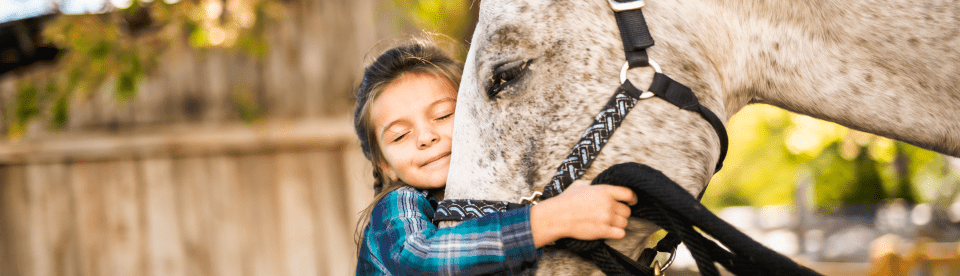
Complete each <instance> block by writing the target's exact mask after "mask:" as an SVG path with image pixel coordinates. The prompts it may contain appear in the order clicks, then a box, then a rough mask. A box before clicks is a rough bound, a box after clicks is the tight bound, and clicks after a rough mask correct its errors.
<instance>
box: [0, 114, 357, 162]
mask: <svg viewBox="0 0 960 276" xmlns="http://www.w3.org/2000/svg"><path fill="white" fill-rule="evenodd" d="M355 137H356V134H355V132H354V130H353V123H352V119H350V118H349V117H347V116H341V117H337V118H329V119H317V120H308V121H296V122H283V121H273V122H264V123H262V124H257V125H251V124H243V123H237V124H228V125H219V126H217V125H214V126H201V125H177V126H169V127H157V128H153V129H152V130H148V131H129V132H122V133H116V132H68V133H61V134H57V135H51V136H50V137H46V138H36V139H30V140H26V139H24V140H19V141H0V164H26V163H36V164H42V163H60V162H66V161H69V160H84V161H106V160H122V159H131V158H151V157H161V156H168V157H173V158H176V157H183V156H197V155H218V154H225V153H230V154H238V153H246V154H249V153H263V152H272V151H276V150H317V149H323V148H336V147H338V146H339V145H341V144H343V143H345V142H347V141H352V140H355V139H356V138H355Z"/></svg>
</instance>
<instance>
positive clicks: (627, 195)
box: [604, 185, 637, 206]
mask: <svg viewBox="0 0 960 276" xmlns="http://www.w3.org/2000/svg"><path fill="white" fill-rule="evenodd" d="M604 191H605V192H607V194H608V195H610V196H611V197H612V198H613V200H616V201H620V202H623V203H626V204H627V205H631V206H633V205H634V204H637V195H635V194H634V193H633V191H631V190H630V189H627V188H625V187H620V186H611V185H604Z"/></svg>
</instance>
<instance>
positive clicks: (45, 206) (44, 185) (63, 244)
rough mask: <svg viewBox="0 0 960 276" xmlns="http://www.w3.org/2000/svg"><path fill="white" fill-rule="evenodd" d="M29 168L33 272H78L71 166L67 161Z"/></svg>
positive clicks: (41, 274)
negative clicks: (68, 171) (65, 162)
mask: <svg viewBox="0 0 960 276" xmlns="http://www.w3.org/2000/svg"><path fill="white" fill-rule="evenodd" d="M26 171H27V183H28V185H27V191H28V197H29V200H30V202H32V204H30V207H29V208H30V211H29V213H30V218H31V219H30V221H29V224H30V226H29V228H30V229H31V231H29V237H28V239H29V241H30V248H31V253H32V260H33V263H32V271H33V273H32V275H40V276H43V275H64V274H75V273H76V272H77V262H76V260H77V259H76V258H77V254H76V243H75V242H76V236H75V234H74V231H73V230H74V229H73V227H74V222H73V216H72V215H71V211H72V210H73V199H72V195H71V192H70V190H71V188H70V179H69V178H68V177H67V167H66V165H64V164H51V165H29V166H27V167H26Z"/></svg>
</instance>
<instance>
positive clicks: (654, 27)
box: [446, 0, 726, 236]
mask: <svg viewBox="0 0 960 276" xmlns="http://www.w3.org/2000/svg"><path fill="white" fill-rule="evenodd" d="M652 4H654V3H648V5H649V6H648V7H647V8H645V9H649V10H650V11H647V10H645V14H647V22H648V24H649V25H650V26H651V32H652V33H653V37H654V39H655V40H656V42H657V45H656V46H654V47H653V48H651V51H650V56H651V58H652V59H655V60H657V61H658V62H659V63H660V65H661V66H662V67H663V70H664V73H666V74H668V75H670V76H671V77H673V78H674V79H677V80H678V81H680V82H682V83H684V84H686V85H688V86H689V87H691V88H692V89H694V92H695V93H696V94H697V96H698V97H699V98H700V102H701V103H702V104H704V105H705V106H707V107H709V108H710V109H711V110H713V111H714V112H715V113H717V115H718V116H720V117H721V118H726V112H724V108H723V107H722V106H721V101H722V95H721V94H720V93H719V92H718V88H717V85H718V84H717V83H716V82H714V80H713V79H711V78H710V77H709V76H710V75H711V74H713V73H714V71H713V69H712V68H713V67H712V66H711V65H710V63H711V61H710V60H707V59H702V58H701V55H699V54H697V53H696V51H697V49H699V48H697V47H696V46H691V45H689V43H690V42H691V41H697V39H696V38H682V37H683V36H685V35H694V34H684V33H682V32H683V31H682V30H684V29H688V28H701V31H702V30H703V29H707V30H709V29H710V27H709V26H706V25H709V23H704V22H700V21H698V20H696V19H690V21H686V20H683V19H679V20H678V19H676V18H674V20H671V21H670V22H671V23H670V25H669V26H658V24H657V23H656V22H657V21H658V20H660V19H661V18H663V17H667V16H677V15H678V14H679V13H680V12H679V11H672V10H662V9H661V10H656V12H653V10H654V9H656V5H652ZM480 5H481V6H480V19H479V22H478V25H477V27H476V31H475V33H474V36H473V42H472V45H471V46H470V51H469V54H468V56H467V60H466V64H465V68H464V72H463V79H462V82H461V86H460V92H459V96H458V100H457V115H456V122H455V126H454V138H453V139H454V144H453V156H452V160H451V167H450V173H449V178H448V180H447V188H446V197H447V198H471V199H488V200H507V201H514V202H515V201H517V199H518V198H519V197H520V196H525V195H529V194H530V193H531V192H533V191H540V190H542V189H543V187H544V185H545V184H547V182H548V181H549V180H550V179H551V177H552V176H553V174H554V172H555V171H556V169H557V166H558V165H559V164H560V162H561V161H563V158H565V157H566V155H567V154H568V153H569V152H570V150H571V148H572V147H573V145H574V143H576V141H577V140H578V139H579V138H580V136H581V134H582V133H583V132H584V130H585V128H586V127H587V126H589V125H590V124H591V122H592V120H593V117H594V116H595V115H596V114H597V113H598V112H599V111H600V109H601V108H602V107H603V105H604V104H605V103H606V102H607V100H608V99H609V98H610V96H611V95H613V93H614V91H615V90H616V89H617V87H618V86H619V85H620V82H619V72H620V68H621V66H622V65H623V63H624V61H625V60H624V53H623V44H622V42H621V40H620V33H619V31H618V29H617V24H616V21H615V19H614V14H613V11H612V10H611V8H610V6H609V4H608V2H607V0H586V1H585V0H510V1H506V0H484V1H482V2H480ZM663 5H667V4H663ZM674 5H677V6H674V8H675V9H676V8H677V7H679V8H681V9H682V8H686V6H692V5H686V6H683V7H681V6H679V4H677V3H674ZM693 8H696V7H693ZM685 24H692V25H695V26H687V25H685ZM701 25H704V26H701ZM668 32H674V33H672V34H670V35H669V37H670V39H666V38H667V36H666V35H664V34H666V33H668ZM699 33H702V32H699ZM718 35H719V34H718ZM683 43H688V44H685V45H678V44H683ZM671 47H672V48H671ZM653 73H654V72H653V69H651V68H649V67H647V68H635V69H631V70H630V72H629V74H628V76H629V79H630V80H631V82H633V83H634V85H635V86H636V87H638V88H640V89H642V90H643V89H645V88H647V87H649V85H650V82H651V80H652V77H653ZM719 152H720V144H719V141H718V138H717V134H716V133H715V132H714V130H713V128H712V127H711V126H710V124H709V123H707V121H705V120H704V119H703V118H701V117H700V115H699V114H697V113H694V112H690V111H684V110H680V109H679V108H677V107H675V106H673V105H671V104H670V103H667V102H666V101H663V100H661V99H659V98H656V97H654V98H650V99H645V100H641V101H640V102H638V103H637V105H636V107H634V109H633V111H631V112H630V113H629V115H628V116H627V117H626V118H625V120H624V122H623V124H622V126H621V127H620V129H619V130H617V132H616V133H615V134H614V135H613V137H612V138H611V139H610V142H609V143H608V144H607V146H606V147H605V148H604V149H603V151H602V153H601V154H600V155H599V157H598V158H597V159H596V161H595V162H594V163H593V166H592V168H591V169H590V170H589V171H587V173H586V174H585V175H584V177H583V179H592V178H594V177H595V176H596V175H597V174H598V173H599V172H601V171H603V170H604V169H605V168H607V167H609V166H611V165H614V164H617V163H623V162H639V163H644V164H647V165H649V166H651V167H653V168H656V169H659V170H661V171H663V173H664V174H665V175H667V176H669V177H670V178H672V179H673V180H674V181H676V182H677V183H679V184H680V185H681V186H683V187H684V188H686V189H687V190H688V191H689V192H691V193H693V194H696V193H698V192H700V191H701V190H702V189H703V188H704V187H705V186H706V184H707V182H708V181H709V179H710V177H711V176H712V175H713V169H714V166H715V164H716V162H717V159H718V156H719ZM631 225H632V227H633V229H637V227H638V226H641V225H643V224H638V223H631ZM644 229H645V230H642V231H639V232H648V230H652V229H654V228H653V227H645V228H644ZM634 236H636V235H634Z"/></svg>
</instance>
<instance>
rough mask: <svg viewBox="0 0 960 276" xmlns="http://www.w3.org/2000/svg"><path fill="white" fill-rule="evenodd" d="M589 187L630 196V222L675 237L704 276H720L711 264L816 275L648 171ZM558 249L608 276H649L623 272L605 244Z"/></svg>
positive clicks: (612, 175)
mask: <svg viewBox="0 0 960 276" xmlns="http://www.w3.org/2000/svg"><path fill="white" fill-rule="evenodd" d="M593 183H594V184H597V183H604V184H610V185H618V186H623V187H627V188H630V189H631V190H633V192H634V193H636V195H637V198H638V203H637V204H636V205H634V206H631V208H630V209H631V216H633V217H638V218H643V219H645V220H648V221H650V222H653V223H655V224H657V226H660V227H662V228H663V229H665V230H667V231H668V232H670V233H679V238H680V239H681V240H682V241H683V243H684V244H686V245H687V248H689V249H690V252H691V254H692V255H693V258H694V260H696V262H697V268H699V269H700V273H701V274H702V275H720V274H719V272H718V270H717V267H716V265H714V263H715V262H716V263H719V264H720V265H723V267H724V268H726V269H727V270H728V271H730V272H733V273H734V274H736V275H774V274H776V275H820V274H819V273H817V272H815V271H813V270H811V269H809V268H807V267H804V266H801V265H799V264H797V263H795V262H793V261H792V260H790V258H787V257H785V256H783V255H781V254H779V253H777V252H775V251H773V250H770V249H769V248H766V247H764V246H763V245H761V244H760V243H758V242H756V241H754V240H753V239H751V238H750V237H748V236H747V235H745V234H743V233H742V232H740V231H737V229H736V228H734V227H733V226H731V225H730V224H728V223H727V222H725V221H723V220H722V219H720V218H719V217H717V216H716V215H714V214H713V213H712V212H710V210H708V209H707V208H706V207H704V206H703V205H702V204H700V201H699V200H697V199H696V198H694V197H693V196H692V195H690V194H689V193H688V192H687V191H686V190H684V189H683V188H682V187H680V185H677V183H676V182H673V181H672V180H670V178H668V177H667V176H665V175H663V173H661V172H660V171H658V170H656V169H654V168H651V167H649V166H647V165H642V164H637V163H624V164H618V165H614V166H612V167H610V168H608V169H607V170H605V171H603V172H602V173H600V175H598V176H597V178H595V179H594V180H593ZM694 227H697V228H699V229H700V230H701V231H703V232H704V233H706V234H708V235H710V236H711V237H713V238H714V239H716V240H717V241H719V242H720V243H721V244H723V245H724V246H725V247H726V248H729V251H727V250H726V249H724V248H722V247H720V246H718V245H717V244H716V243H714V242H713V241H710V240H708V239H706V238H705V237H703V235H701V234H700V232H697V230H696V229H694ZM557 244H558V245H562V246H566V247H567V248H568V249H569V250H570V251H572V252H574V253H576V254H578V255H580V256H581V257H583V258H585V259H589V260H592V261H593V262H594V263H596V264H597V266H598V267H599V268H600V269H601V270H602V271H603V272H604V273H605V274H607V275H650V274H651V273H652V271H651V270H650V268H649V267H639V268H632V267H626V266H621V265H620V263H622V261H620V260H617V259H616V257H615V256H614V255H616V254H619V252H617V251H616V250H613V249H611V248H610V247H609V246H607V245H606V243H604V242H603V241H576V240H563V242H558V243H557ZM611 251H612V252H611ZM621 255H622V254H621Z"/></svg>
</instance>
